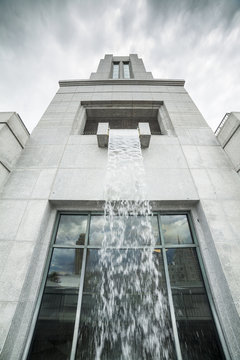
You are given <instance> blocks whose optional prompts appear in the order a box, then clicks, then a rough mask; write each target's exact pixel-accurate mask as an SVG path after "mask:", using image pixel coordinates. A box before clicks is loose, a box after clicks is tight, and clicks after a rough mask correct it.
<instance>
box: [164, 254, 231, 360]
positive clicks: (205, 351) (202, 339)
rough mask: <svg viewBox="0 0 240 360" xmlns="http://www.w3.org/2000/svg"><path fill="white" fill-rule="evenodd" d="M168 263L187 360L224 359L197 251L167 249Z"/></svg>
mask: <svg viewBox="0 0 240 360" xmlns="http://www.w3.org/2000/svg"><path fill="white" fill-rule="evenodd" d="M167 261H168V269H169V276H170V282H171V288H172V294H173V302H174V308H175V314H176V320H177V326H178V333H179V340H180V345H181V351H182V355H183V359H186V360H189V359H191V360H193V359H194V360H195V359H196V360H198V359H199V360H200V359H209V360H210V359H216V360H217V359H224V356H223V355H222V350H221V345H220V343H219V339H218V335H217V332H216V329H215V325H214V322H213V319H212V315H211V310H210V307H209V303H208V299H207V295H206V291H205V288H204V284H203V281H202V276H201V270H200V267H199V264H198V260H197V255H196V251H195V249H193V248H188V249H167Z"/></svg>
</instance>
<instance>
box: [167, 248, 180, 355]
mask: <svg viewBox="0 0 240 360" xmlns="http://www.w3.org/2000/svg"><path fill="white" fill-rule="evenodd" d="M163 264H164V271H165V278H166V283H167V295H168V302H169V308H170V315H171V320H172V329H173V336H174V343H175V350H176V354H177V359H178V360H182V353H181V348H180V342H179V338H178V331H177V322H176V316H175V311H174V305H173V298H172V290H171V284H170V278H169V273H168V266H167V256H166V250H165V249H163Z"/></svg>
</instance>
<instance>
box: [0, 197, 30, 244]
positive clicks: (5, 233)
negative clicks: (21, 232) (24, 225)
mask: <svg viewBox="0 0 240 360" xmlns="http://www.w3.org/2000/svg"><path fill="white" fill-rule="evenodd" d="M26 206H27V201H26V200H1V202H0V224H1V231H0V239H1V240H13V239H14V238H15V236H16V234H17V231H18V227H19V225H20V222H21V220H22V217H23V214H24V211H25V208H26Z"/></svg>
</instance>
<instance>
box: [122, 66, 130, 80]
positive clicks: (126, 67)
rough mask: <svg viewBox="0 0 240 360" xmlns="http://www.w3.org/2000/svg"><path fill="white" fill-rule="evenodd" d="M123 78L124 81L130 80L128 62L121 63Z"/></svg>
mask: <svg viewBox="0 0 240 360" xmlns="http://www.w3.org/2000/svg"><path fill="white" fill-rule="evenodd" d="M123 77H124V79H130V69H129V62H126V63H123Z"/></svg>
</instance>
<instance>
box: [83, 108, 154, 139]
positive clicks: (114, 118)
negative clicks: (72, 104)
mask: <svg viewBox="0 0 240 360" xmlns="http://www.w3.org/2000/svg"><path fill="white" fill-rule="evenodd" d="M86 115H87V119H86V125H85V128H84V132H83V134H84V135H94V134H96V133H97V127H98V123H99V122H108V123H109V127H110V129H137V126H138V123H140V122H147V123H149V126H150V130H151V134H152V135H160V134H161V131H160V127H159V123H158V108H157V107H128V108H126V107H115V108H113V107H100V108H86Z"/></svg>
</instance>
